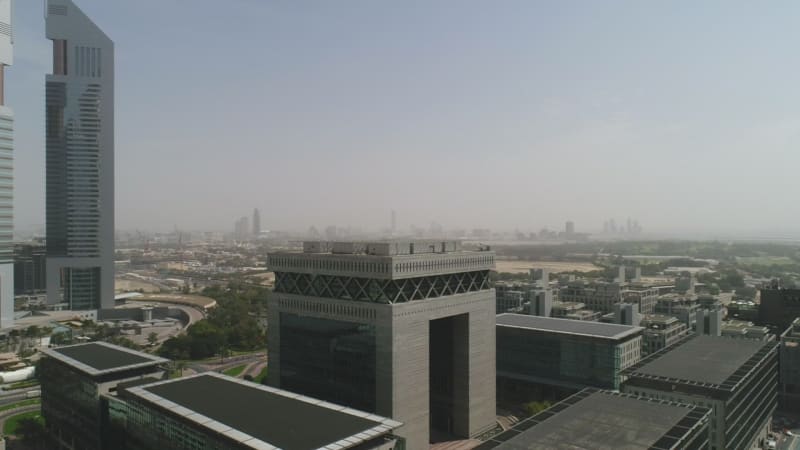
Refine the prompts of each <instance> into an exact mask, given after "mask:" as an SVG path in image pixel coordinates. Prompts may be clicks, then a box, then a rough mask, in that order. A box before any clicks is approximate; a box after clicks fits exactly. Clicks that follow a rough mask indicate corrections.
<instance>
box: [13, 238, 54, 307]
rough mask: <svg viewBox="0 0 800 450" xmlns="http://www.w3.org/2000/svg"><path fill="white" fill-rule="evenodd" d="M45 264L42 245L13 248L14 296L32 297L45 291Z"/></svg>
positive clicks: (16, 246)
mask: <svg viewBox="0 0 800 450" xmlns="http://www.w3.org/2000/svg"><path fill="white" fill-rule="evenodd" d="M46 262H47V250H46V249H45V247H44V245H36V244H17V245H15V246H14V295H34V294H40V293H44V292H45V291H46V290H47V279H46V274H47V272H46V270H47V269H46V267H47V266H46Z"/></svg>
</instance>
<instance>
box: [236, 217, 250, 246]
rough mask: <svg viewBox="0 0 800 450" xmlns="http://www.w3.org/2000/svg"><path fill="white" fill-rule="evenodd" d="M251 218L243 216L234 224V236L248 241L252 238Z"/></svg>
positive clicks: (238, 239)
mask: <svg viewBox="0 0 800 450" xmlns="http://www.w3.org/2000/svg"><path fill="white" fill-rule="evenodd" d="M250 231H251V230H250V218H249V217H247V216H242V217H240V218H239V220H237V221H236V223H235V224H234V226H233V238H234V239H236V240H237V241H246V240H247V239H249V238H250Z"/></svg>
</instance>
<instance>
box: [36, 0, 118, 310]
mask: <svg viewBox="0 0 800 450" xmlns="http://www.w3.org/2000/svg"><path fill="white" fill-rule="evenodd" d="M45 5H46V10H45V28H46V31H47V38H48V39H50V40H51V41H52V42H53V73H52V74H50V75H47V88H46V92H45V98H46V100H45V101H46V107H45V122H46V132H45V139H46V142H45V148H46V157H45V165H46V178H47V185H46V189H45V194H46V199H47V202H46V213H47V214H46V215H47V219H46V233H47V301H48V302H49V303H52V304H56V303H65V304H66V307H67V308H70V309H78V310H80V309H98V308H113V307H114V43H113V42H112V41H111V40H110V39H109V38H108V36H106V35H105V33H103V31H102V30H101V29H100V28H98V27H97V25H95V24H94V22H92V20H91V19H90V18H89V17H87V16H86V15H85V14H84V13H83V12H82V11H81V10H80V9H79V8H78V7H77V6H75V4H74V3H73V2H72V1H71V0H48V1H46V2H45Z"/></svg>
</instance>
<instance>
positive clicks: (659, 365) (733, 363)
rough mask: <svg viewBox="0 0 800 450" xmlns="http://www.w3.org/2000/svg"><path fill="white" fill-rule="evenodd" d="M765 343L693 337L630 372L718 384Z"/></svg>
mask: <svg viewBox="0 0 800 450" xmlns="http://www.w3.org/2000/svg"><path fill="white" fill-rule="evenodd" d="M768 344H769V343H768V342H766V341H762V340H756V339H735V338H726V337H718V336H705V335H702V336H694V337H690V338H688V339H686V340H684V341H683V342H680V343H678V344H676V345H674V346H672V347H669V348H667V349H666V350H664V351H661V352H658V353H655V354H653V356H651V357H649V358H646V359H644V360H642V361H641V362H640V363H638V364H637V365H636V366H634V367H633V369H631V371H630V373H631V374H632V375H634V376H636V375H640V376H642V375H643V376H654V377H662V378H671V379H676V380H681V381H687V382H690V383H691V382H696V383H706V384H711V385H722V384H723V383H725V381H726V380H728V379H729V378H730V377H732V376H733V375H734V374H735V373H736V372H737V370H739V369H740V368H742V367H743V366H744V365H745V364H746V363H747V362H748V361H749V360H750V359H751V358H753V357H755V356H757V354H758V353H759V351H760V350H762V349H763V348H764V347H766V346H767V345H768Z"/></svg>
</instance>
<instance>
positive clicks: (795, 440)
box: [778, 429, 800, 450]
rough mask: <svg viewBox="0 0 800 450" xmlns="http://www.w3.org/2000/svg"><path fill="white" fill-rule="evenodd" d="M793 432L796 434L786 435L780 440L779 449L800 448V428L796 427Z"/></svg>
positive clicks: (794, 449)
mask: <svg viewBox="0 0 800 450" xmlns="http://www.w3.org/2000/svg"><path fill="white" fill-rule="evenodd" d="M792 433H794V434H795V435H794V436H786V435H784V436H783V437H782V439H781V440H780V441H778V450H800V429H795V430H794V431H792Z"/></svg>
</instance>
